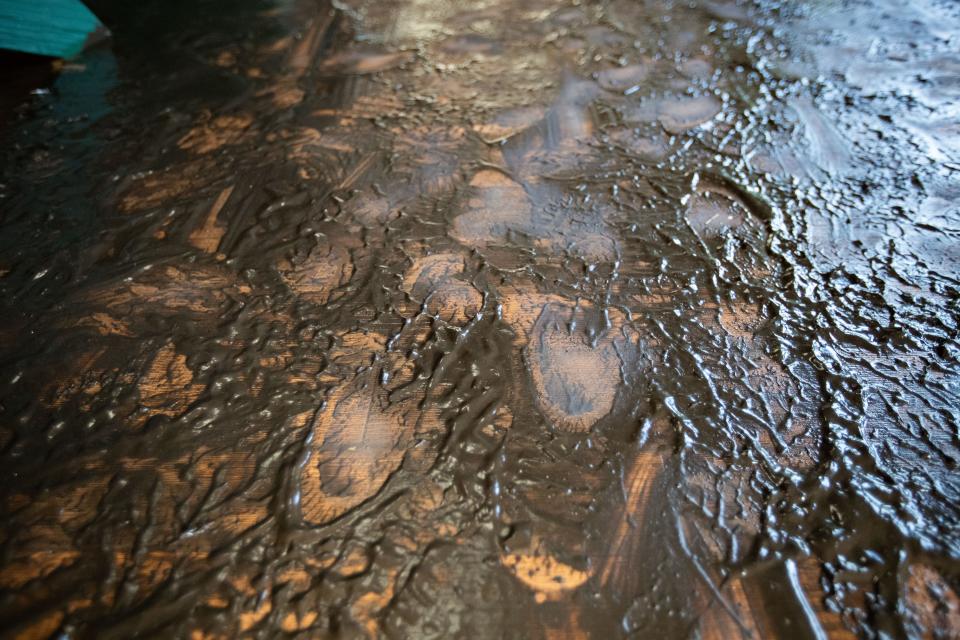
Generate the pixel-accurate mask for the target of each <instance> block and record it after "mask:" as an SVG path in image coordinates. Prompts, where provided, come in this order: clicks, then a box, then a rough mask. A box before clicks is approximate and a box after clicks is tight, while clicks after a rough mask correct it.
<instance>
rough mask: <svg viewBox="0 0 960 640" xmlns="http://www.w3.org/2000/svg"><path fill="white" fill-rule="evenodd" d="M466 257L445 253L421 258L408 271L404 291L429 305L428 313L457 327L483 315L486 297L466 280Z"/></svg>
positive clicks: (426, 305) (427, 307) (403, 285)
mask: <svg viewBox="0 0 960 640" xmlns="http://www.w3.org/2000/svg"><path fill="white" fill-rule="evenodd" d="M464 267H465V265H464V262H463V256H461V255H458V254H453V253H441V254H434V255H430V256H426V257H424V258H420V259H418V260H416V261H415V262H414V264H413V265H412V266H411V267H410V269H409V270H407V272H406V274H405V275H404V278H403V284H402V289H403V290H404V291H405V292H407V293H408V294H409V295H410V297H411V298H413V299H414V300H416V301H418V302H420V303H422V304H424V305H425V308H426V310H427V312H428V313H430V314H431V315H435V316H438V317H440V318H441V319H443V320H444V321H446V322H450V323H452V324H456V325H463V324H466V323H467V322H468V321H469V320H470V319H472V318H474V317H475V316H476V315H477V313H479V311H480V308H481V307H482V306H483V295H482V294H481V293H480V292H479V291H478V290H477V288H476V287H474V286H473V285H472V284H470V283H469V282H466V281H465V280H463V279H462V275H463V271H464Z"/></svg>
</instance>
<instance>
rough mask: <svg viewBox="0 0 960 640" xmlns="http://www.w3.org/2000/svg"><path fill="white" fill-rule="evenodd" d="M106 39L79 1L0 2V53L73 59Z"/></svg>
mask: <svg viewBox="0 0 960 640" xmlns="http://www.w3.org/2000/svg"><path fill="white" fill-rule="evenodd" d="M108 35H109V31H108V30H107V28H106V27H105V26H103V23H102V22H100V20H99V19H98V18H97V16H95V15H93V12H92V11H90V9H88V8H87V7H85V6H84V5H83V3H82V2H80V0H0V49H11V50H13V51H23V52H26V53H35V54H38V55H42V56H52V57H55V58H72V57H74V56H75V55H77V54H78V53H80V52H81V51H83V49H84V48H85V47H87V46H88V45H90V44H93V43H94V42H97V41H98V40H102V39H103V38H105V37H107V36H108Z"/></svg>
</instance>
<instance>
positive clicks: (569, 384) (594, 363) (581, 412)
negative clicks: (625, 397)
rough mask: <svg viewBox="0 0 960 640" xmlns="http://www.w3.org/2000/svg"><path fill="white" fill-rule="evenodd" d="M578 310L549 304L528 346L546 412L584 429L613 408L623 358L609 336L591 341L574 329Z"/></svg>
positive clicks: (568, 428)
mask: <svg viewBox="0 0 960 640" xmlns="http://www.w3.org/2000/svg"><path fill="white" fill-rule="evenodd" d="M577 315H578V314H577V310H575V309H572V308H570V307H569V306H561V305H558V304H552V305H547V306H545V307H544V309H543V311H542V312H541V314H540V317H539V318H538V319H537V322H536V324H535V325H534V327H533V328H532V331H531V337H530V342H529V343H528V344H527V347H526V350H525V351H526V357H527V361H528V366H529V370H530V377H531V378H532V380H533V387H534V390H535V391H536V398H537V403H538V405H539V406H540V409H541V410H542V411H543V413H544V415H545V416H546V417H547V418H549V419H550V421H551V422H552V423H553V424H555V425H556V426H557V427H559V428H561V429H564V430H566V431H578V432H585V431H589V430H590V429H591V427H593V425H595V424H596V423H597V422H598V421H599V420H600V419H601V418H603V417H604V416H606V415H607V414H609V413H610V411H611V410H612V409H613V402H614V399H615V398H616V394H617V389H618V387H619V385H620V382H621V379H620V367H621V365H622V363H621V361H620V358H619V356H618V354H617V351H616V348H615V347H614V344H613V341H612V340H610V339H609V335H603V336H600V337H598V338H597V339H596V340H595V341H594V342H593V343H592V344H591V340H590V338H589V337H588V336H587V335H585V334H584V333H583V332H582V331H577V330H576V324H577ZM579 315H580V316H581V318H582V316H583V311H580V314H579Z"/></svg>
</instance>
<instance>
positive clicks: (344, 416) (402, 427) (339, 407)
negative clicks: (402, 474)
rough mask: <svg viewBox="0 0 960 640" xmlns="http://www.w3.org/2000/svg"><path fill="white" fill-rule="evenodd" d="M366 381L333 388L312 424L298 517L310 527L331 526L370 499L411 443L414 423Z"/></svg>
mask: <svg viewBox="0 0 960 640" xmlns="http://www.w3.org/2000/svg"><path fill="white" fill-rule="evenodd" d="M370 378H372V376H370V375H367V376H363V377H361V378H360V379H358V380H357V381H355V382H354V383H348V384H346V385H344V386H342V387H340V388H338V389H336V390H335V391H334V392H333V393H332V394H331V398H330V399H329V400H328V402H327V406H326V408H324V409H323V410H322V411H321V412H320V413H319V414H318V415H317V416H316V418H315V419H314V423H313V425H312V427H311V430H312V433H311V436H310V443H309V453H308V455H307V457H306V459H305V460H304V462H303V463H302V468H303V471H302V474H301V479H300V512H301V514H302V517H303V519H304V520H305V521H306V522H308V523H310V524H312V525H324V524H328V523H330V522H333V521H334V520H336V519H337V518H339V517H341V516H343V515H344V514H346V513H348V512H350V511H352V510H353V509H355V508H356V507H357V506H359V505H361V504H363V503H364V502H366V501H367V500H369V499H370V498H372V497H374V496H376V494H377V493H378V492H379V491H380V490H381V489H382V488H383V487H384V485H386V483H387V480H389V478H390V476H391V475H392V474H393V473H394V471H396V469H397V468H398V467H399V466H400V462H401V460H402V459H403V456H404V454H405V452H406V448H407V446H408V445H409V444H410V441H411V439H412V436H413V429H414V424H413V423H412V422H410V421H408V420H407V419H406V418H405V416H404V415H403V414H402V413H401V412H400V411H399V410H398V409H397V408H396V407H390V406H389V405H388V402H387V399H386V393H385V392H384V391H383V390H381V389H379V388H378V387H377V386H376V384H375V380H372V379H370ZM365 383H366V384H365Z"/></svg>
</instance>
